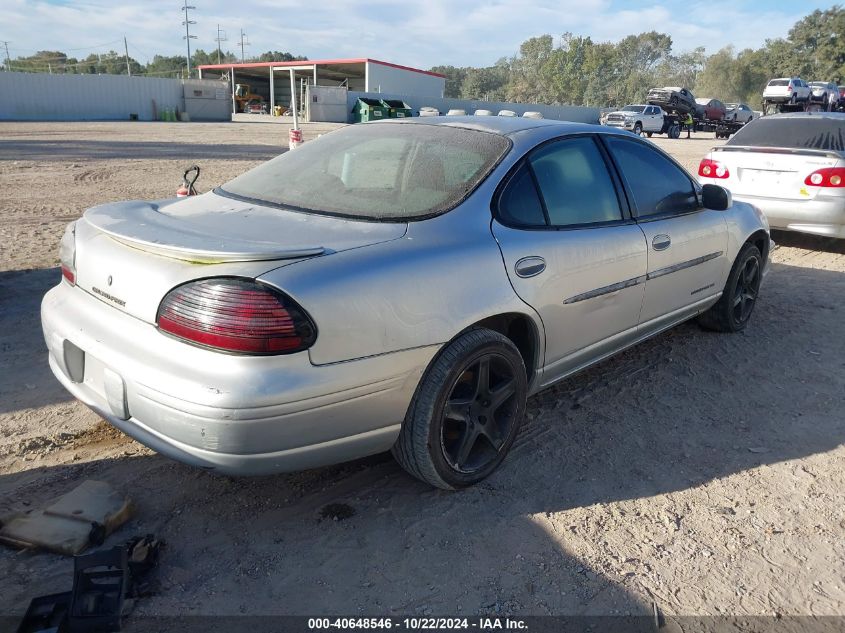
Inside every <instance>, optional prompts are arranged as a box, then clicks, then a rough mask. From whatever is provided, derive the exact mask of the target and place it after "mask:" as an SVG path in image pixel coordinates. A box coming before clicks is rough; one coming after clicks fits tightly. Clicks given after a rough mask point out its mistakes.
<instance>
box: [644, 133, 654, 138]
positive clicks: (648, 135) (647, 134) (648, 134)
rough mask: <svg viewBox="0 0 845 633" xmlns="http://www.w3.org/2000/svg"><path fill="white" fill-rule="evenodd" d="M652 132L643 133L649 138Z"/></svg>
mask: <svg viewBox="0 0 845 633" xmlns="http://www.w3.org/2000/svg"><path fill="white" fill-rule="evenodd" d="M652 134H654V132H646V133H645V135H646V136H647V137H649V138H651V135H652Z"/></svg>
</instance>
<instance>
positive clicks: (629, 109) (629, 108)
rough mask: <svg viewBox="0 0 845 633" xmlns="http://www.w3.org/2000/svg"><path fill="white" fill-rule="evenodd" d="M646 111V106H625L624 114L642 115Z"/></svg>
mask: <svg viewBox="0 0 845 633" xmlns="http://www.w3.org/2000/svg"><path fill="white" fill-rule="evenodd" d="M644 110H645V106H625V107H624V108H622V112H636V113H638V114H641V113H642V112H643V111H644Z"/></svg>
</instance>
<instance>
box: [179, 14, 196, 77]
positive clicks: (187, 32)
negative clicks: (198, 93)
mask: <svg viewBox="0 0 845 633" xmlns="http://www.w3.org/2000/svg"><path fill="white" fill-rule="evenodd" d="M189 9H193V10H196V7H193V6H189V5H188V0H185V4H184V6H183V7H182V11H184V12H185V20H184V21H183V22H182V25H183V26H184V27H185V35H183V36H182V39H183V40H185V41H186V42H187V43H188V56H187V57H186V58H185V60H186V61H187V62H188V77H189V78H190V76H191V40H195V39H197V36H196V35H191V25H192V24H196V22H195V21H194V20H191V19H190V18H189V17H188V10H189Z"/></svg>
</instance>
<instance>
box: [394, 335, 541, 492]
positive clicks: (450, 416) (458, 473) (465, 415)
mask: <svg viewBox="0 0 845 633" xmlns="http://www.w3.org/2000/svg"><path fill="white" fill-rule="evenodd" d="M527 397H528V374H527V371H526V368H525V362H524V359H523V358H522V355H521V354H520V351H519V350H518V349H517V347H516V345H514V343H513V341H512V340H510V339H509V338H508V337H506V336H504V335H503V334H501V333H499V332H495V331H493V330H489V329H487V328H482V327H476V328H472V329H470V330H467V331H466V332H463V333H462V334H459V335H458V336H456V337H455V339H453V340H452V341H451V342H450V343H449V344H447V345H446V346H445V347H444V348H443V350H442V351H441V352H440V353H439V354H438V355H437V357H435V359H434V360H433V361H432V363H431V365H430V366H429V367H428V369H427V370H426V372H425V374H424V375H423V378H422V380H421V381H420V384H419V385H418V386H417V391H416V393H415V394H414V398H413V400H412V402H411V405H410V407H409V408H408V412H407V414H406V415H405V421H404V422H403V423H402V428H401V430H400V432H399V437H398V438H397V440H396V443H395V444H394V445H393V448H392V449H391V450H392V452H393V455H394V457H396V460H397V461H398V462H399V463H400V464H401V465H402V467H403V468H404V469H405V470H407V471H408V472H409V473H410V474H411V475H413V476H414V477H417V478H418V479H421V480H422V481H424V482H426V483H428V484H430V485H432V486H436V487H437V488H443V489H444V490H456V489H458V488H465V487H467V486H471V485H473V484H475V483H478V482H479V481H481V480H482V479H484V478H485V477H487V476H488V475H489V474H490V473H492V472H493V471H494V470H496V468H498V466H499V464H500V463H501V462H502V460H503V459H504V458H505V455H507V453H508V450H510V447H511V445H512V444H513V442H514V439H515V438H516V435H517V433H518V432H519V426H520V424H521V423H522V418H523V415H524V414H525V402H526V398H527Z"/></svg>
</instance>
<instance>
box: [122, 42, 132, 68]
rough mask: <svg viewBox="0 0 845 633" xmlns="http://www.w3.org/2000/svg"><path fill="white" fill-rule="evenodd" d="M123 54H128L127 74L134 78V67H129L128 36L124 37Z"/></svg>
mask: <svg viewBox="0 0 845 633" xmlns="http://www.w3.org/2000/svg"><path fill="white" fill-rule="evenodd" d="M123 52H124V53H125V54H126V74H127V75H129V76H130V77H131V76H132V67H131V66H129V45H128V44H127V43H126V36H125V35H124V36H123Z"/></svg>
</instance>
